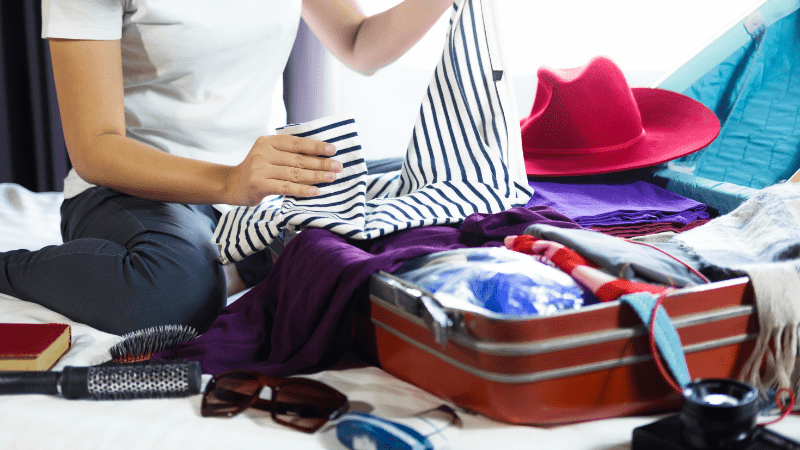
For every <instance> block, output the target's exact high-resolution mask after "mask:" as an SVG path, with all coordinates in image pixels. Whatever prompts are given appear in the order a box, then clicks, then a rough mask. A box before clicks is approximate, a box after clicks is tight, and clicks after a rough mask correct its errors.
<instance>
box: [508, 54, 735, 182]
mask: <svg viewBox="0 0 800 450" xmlns="http://www.w3.org/2000/svg"><path fill="white" fill-rule="evenodd" d="M537 76H538V85H537V89H536V99H535V100H534V103H533V109H532V110H531V113H530V115H529V116H528V117H527V118H525V119H522V121H521V122H520V128H521V130H522V149H523V154H524V157H525V171H526V172H527V173H528V175H534V176H573V175H593V174H601V173H609V172H617V171H622V170H628V169H638V168H641V167H647V166H652V165H655V164H660V163H663V162H666V161H670V160H672V159H676V158H680V157H681V156H685V155H688V154H690V153H692V152H696V151H698V150H700V149H702V148H703V147H705V146H707V145H708V144H710V143H711V141H713V140H714V139H715V138H716V137H717V135H718V134H719V130H720V124H719V119H718V118H717V116H716V115H714V113H713V112H712V111H711V110H710V109H708V108H707V107H706V106H704V105H703V104H701V103H700V102H697V101H695V100H693V99H691V98H689V97H687V96H685V95H682V94H678V93H675V92H671V91H667V90H664V89H655V88H631V87H629V86H628V83H627V81H625V76H624V75H623V74H622V71H621V70H620V69H619V67H617V65H616V64H614V62H613V61H611V60H610V59H608V58H606V57H595V58H593V59H592V60H591V61H589V63H588V64H586V65H585V66H583V67H578V68H575V69H564V70H555V69H550V68H546V67H542V68H540V69H539V71H538V72H537Z"/></svg>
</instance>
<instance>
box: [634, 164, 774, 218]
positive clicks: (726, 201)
mask: <svg viewBox="0 0 800 450" xmlns="http://www.w3.org/2000/svg"><path fill="white" fill-rule="evenodd" d="M641 178H642V179H643V180H645V181H648V182H650V183H653V184H655V185H656V186H659V187H661V188H664V189H666V190H668V191H670V192H674V193H676V194H678V195H682V196H684V197H687V198H691V199H693V200H696V201H698V202H700V203H703V204H705V205H708V206H710V207H712V208H714V209H716V210H717V212H718V213H719V214H727V213H729V212H731V211H733V210H734V209H736V208H738V207H739V205H741V204H742V203H744V202H745V201H747V199H749V198H750V197H752V196H753V195H755V194H756V193H758V192H759V190H758V189H753V188H750V187H747V186H739V185H736V184H733V183H727V182H724V181H715V180H709V179H708V178H702V177H698V176H694V175H689V174H686V173H681V172H676V171H674V170H671V169H669V168H667V167H666V166H659V167H657V168H654V169H651V170H650V171H649V173H647V174H645V175H642V176H641Z"/></svg>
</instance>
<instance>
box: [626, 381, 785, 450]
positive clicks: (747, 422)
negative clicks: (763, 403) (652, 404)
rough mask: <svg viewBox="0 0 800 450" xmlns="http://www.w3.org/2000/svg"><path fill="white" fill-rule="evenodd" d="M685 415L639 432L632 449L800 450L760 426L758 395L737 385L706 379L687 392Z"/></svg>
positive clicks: (783, 437) (745, 385)
mask: <svg viewBox="0 0 800 450" xmlns="http://www.w3.org/2000/svg"><path fill="white" fill-rule="evenodd" d="M683 396H684V404H683V409H682V410H681V412H680V413H679V414H676V415H674V416H670V417H667V418H665V419H662V420H659V421H657V422H653V423H651V424H649V425H644V426H641V427H638V428H636V429H634V430H633V442H632V450H779V449H780V450H782V449H792V450H800V443H798V442H797V441H794V440H792V439H789V438H787V437H785V436H782V435H780V434H778V433H775V432H774V431H770V430H768V429H766V428H764V427H760V426H757V425H756V419H757V416H758V413H759V411H760V401H759V394H758V390H756V389H755V388H753V387H752V386H750V385H748V384H746V383H741V382H739V381H734V380H718V379H709V380H700V381H696V382H694V383H690V384H688V385H687V386H686V387H685V388H684V390H683Z"/></svg>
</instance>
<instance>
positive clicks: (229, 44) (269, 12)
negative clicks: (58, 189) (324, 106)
mask: <svg viewBox="0 0 800 450" xmlns="http://www.w3.org/2000/svg"><path fill="white" fill-rule="evenodd" d="M301 1H302V0H228V1H221V0H42V37H43V38H50V37H53V38H65V39H96V40H116V39H121V48H122V72H123V80H124V89H125V128H126V133H127V136H128V137H130V138H133V139H136V140H138V141H140V142H143V143H145V144H148V145H151V146H153V147H155V148H157V149H159V150H162V151H165V152H168V153H171V154H174V155H179V156H184V157H189V158H194V159H199V160H203V161H209V162H215V163H221V164H227V165H236V164H238V163H240V162H241V161H242V160H243V159H244V157H245V156H246V155H247V153H248V151H249V150H250V148H251V147H252V145H253V143H254V142H255V140H256V138H257V137H258V136H262V135H267V134H272V133H274V130H275V128H276V127H277V126H282V125H285V122H286V110H285V109H284V107H283V100H282V98H283V97H282V95H283V92H282V76H283V69H284V67H285V66H286V62H287V60H288V58H289V53H290V52H291V49H292V45H293V44H294V40H295V37H296V35H297V28H298V25H299V23H300V7H301ZM89 187H91V185H90V184H89V183H87V182H85V181H84V180H82V179H81V178H80V177H79V176H78V175H77V173H75V171H74V170H72V171H70V173H69V175H68V176H67V178H66V180H65V182H64V197H65V198H71V197H74V196H76V195H78V194H79V193H81V192H83V191H84V190H86V189H87V188H89Z"/></svg>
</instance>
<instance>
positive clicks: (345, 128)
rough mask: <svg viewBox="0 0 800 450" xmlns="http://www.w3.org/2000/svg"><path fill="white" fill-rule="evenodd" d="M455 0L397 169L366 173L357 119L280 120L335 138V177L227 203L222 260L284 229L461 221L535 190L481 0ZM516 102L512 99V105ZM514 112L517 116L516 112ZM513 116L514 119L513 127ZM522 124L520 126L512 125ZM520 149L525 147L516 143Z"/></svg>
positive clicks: (359, 232) (354, 231) (219, 238)
mask: <svg viewBox="0 0 800 450" xmlns="http://www.w3.org/2000/svg"><path fill="white" fill-rule="evenodd" d="M487 1H493V0H458V1H457V2H456V4H454V5H453V12H452V15H451V19H450V28H449V30H448V35H447V42H446V44H445V48H444V52H443V55H442V58H441V59H440V60H439V62H438V64H437V67H436V71H435V72H434V74H433V76H432V79H431V82H430V84H429V86H428V90H427V92H426V94H425V97H424V98H423V100H422V104H421V106H420V111H419V115H418V117H417V121H416V124H415V126H414V130H413V134H412V137H411V140H410V142H409V145H408V149H407V152H406V158H405V161H404V163H403V167H402V169H401V170H400V171H397V172H392V173H388V174H379V175H367V173H366V165H365V163H364V159H363V156H362V155H363V154H362V150H361V146H360V145H359V139H358V133H357V130H356V124H355V121H354V120H353V119H352V117H351V116H347V115H336V116H332V117H326V118H322V119H317V120H314V121H311V122H307V123H304V124H300V125H291V126H288V127H285V128H282V129H280V130H278V133H290V134H293V135H297V136H303V137H308V138H312V139H316V140H320V141H325V142H330V143H333V144H334V145H336V148H337V153H336V155H334V156H333V157H332V158H335V159H337V160H339V161H340V162H341V163H342V165H343V167H344V168H343V170H342V172H340V173H339V176H338V178H337V179H336V180H335V181H334V182H331V183H328V184H323V185H318V186H319V187H320V194H319V195H318V196H316V197H313V198H302V199H301V198H294V197H279V196H273V197H268V198H267V199H265V200H264V202H262V203H261V204H260V205H258V206H255V207H238V208H236V209H233V210H231V211H229V212H227V213H226V214H225V215H224V216H223V217H222V219H221V220H220V223H219V225H218V227H217V229H216V232H215V235H214V242H215V243H216V244H217V245H219V246H220V253H221V258H220V260H221V261H222V262H223V263H230V262H233V261H237V260H240V259H242V258H244V257H246V256H247V255H250V254H252V253H254V252H256V251H260V250H263V249H264V248H266V247H267V245H269V243H270V242H272V241H273V240H274V239H275V238H277V237H278V235H279V233H280V231H281V230H282V229H284V228H289V229H292V230H295V231H298V230H301V229H303V228H312V227H313V228H325V229H329V230H331V231H332V232H334V233H337V234H340V235H342V236H345V237H348V238H352V239H373V238H376V237H379V236H383V235H385V234H389V233H392V232H395V231H400V230H404V229H408V228H412V227H420V226H426V225H444V224H458V223H460V222H461V221H463V220H464V218H466V217H467V216H468V215H470V214H472V213H476V212H480V213H496V212H501V211H505V210H507V209H509V208H511V207H514V206H523V205H525V203H526V202H527V201H528V199H530V196H531V195H532V191H531V190H530V188H529V187H528V186H527V179H526V177H525V172H524V168H523V167H521V166H520V167H512V168H511V169H509V164H508V162H509V161H510V162H512V163H518V162H521V161H522V154H521V145H514V144H515V142H514V140H515V139H516V140H519V139H520V138H519V135H518V134H519V133H518V122H516V123H511V122H508V123H507V122H506V117H505V111H504V108H505V109H506V110H508V111H509V112H511V113H516V111H515V110H513V111H512V109H511V108H509V106H508V105H504V104H503V103H502V102H501V99H503V98H509V95H510V94H511V93H508V92H501V90H502V89H505V88H506V87H504V86H507V85H502V84H498V83H497V81H496V80H495V78H496V76H495V75H501V74H502V72H499V71H497V70H496V69H495V70H493V67H495V68H497V67H502V66H501V65H500V61H499V59H500V56H499V54H497V53H498V52H497V51H495V50H492V49H493V48H495V47H494V46H495V45H496V44H495V43H492V42H490V39H493V38H494V35H493V31H492V30H487V28H491V25H492V24H491V23H489V22H487V21H486V19H485V16H484V10H483V7H484V5H483V4H482V2H487ZM514 109H515V108H514ZM511 120H515V119H513V117H512V118H511ZM514 125H516V126H517V128H516V129H515V128H513V126H514ZM515 130H516V132H515ZM517 152H518V153H519V154H518V155H517V154H516V153H517Z"/></svg>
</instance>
